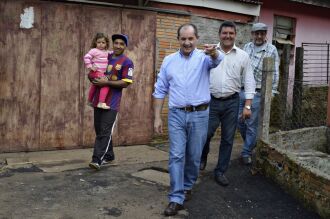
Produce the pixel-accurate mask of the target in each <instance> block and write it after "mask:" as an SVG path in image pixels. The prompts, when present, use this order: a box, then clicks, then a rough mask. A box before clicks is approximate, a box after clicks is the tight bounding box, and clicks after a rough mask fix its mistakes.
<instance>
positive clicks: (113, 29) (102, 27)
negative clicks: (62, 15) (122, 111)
mask: <svg viewBox="0 0 330 219" xmlns="http://www.w3.org/2000/svg"><path fill="white" fill-rule="evenodd" d="M82 14H84V17H83V19H82V24H81V25H82V31H81V34H82V36H81V40H80V43H81V46H82V53H81V57H80V58H79V61H80V63H81V64H80V67H81V68H80V83H81V84H82V86H81V89H80V93H81V94H82V95H81V97H80V101H81V107H80V112H81V114H80V115H81V121H82V126H81V127H82V128H81V135H80V136H81V139H80V145H82V146H83V147H88V146H93V144H94V141H95V132H94V123H93V120H94V117H93V109H92V108H91V107H89V106H87V97H88V91H89V87H90V82H89V80H88V79H87V74H88V71H87V70H86V68H85V67H84V62H83V56H84V54H86V53H87V52H88V51H89V50H90V45H91V42H92V39H93V37H94V35H95V34H96V33H97V32H102V33H105V34H107V35H108V36H109V38H110V49H111V48H112V42H111V35H112V34H114V33H119V32H120V31H121V9H118V8H110V7H100V6H98V7H96V6H95V7H94V6H86V5H85V6H83V10H82Z"/></svg>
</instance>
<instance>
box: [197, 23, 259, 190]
mask: <svg viewBox="0 0 330 219" xmlns="http://www.w3.org/2000/svg"><path fill="white" fill-rule="evenodd" d="M219 38H220V43H219V44H218V46H217V48H218V50H219V51H221V52H222V53H224V55H225V58H224V60H223V61H222V62H221V63H220V64H219V65H218V66H217V67H216V68H213V69H211V72H210V92H211V102H210V114H209V125H208V134H207V141H206V143H205V145H204V149H203V153H202V156H201V164H200V169H201V170H204V169H205V167H206V163H207V155H208V153H209V147H210V140H211V138H212V137H213V135H214V133H215V131H216V129H217V128H218V126H219V124H221V141H220V149H219V157H218V164H217V166H216V168H215V169H214V177H215V181H216V182H217V183H218V184H220V185H222V186H227V185H228V184H229V182H228V180H227V178H226V177H225V175H224V174H225V172H226V171H227V169H228V166H229V161H230V156H231V151H232V147H233V142H234V137H235V131H236V127H237V116H238V112H239V92H240V90H241V84H242V80H244V85H245V97H246V101H245V108H244V110H243V112H242V115H241V116H242V118H244V119H247V118H249V117H250V116H251V102H252V99H253V96H254V93H255V81H254V76H253V70H252V66H251V63H250V59H249V55H248V54H247V53H246V52H244V51H243V50H241V49H239V48H238V47H236V46H235V38H236V25H235V24H234V23H233V22H231V21H225V22H223V23H222V24H221V26H220V28H219Z"/></svg>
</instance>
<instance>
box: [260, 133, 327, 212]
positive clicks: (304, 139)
mask: <svg viewBox="0 0 330 219" xmlns="http://www.w3.org/2000/svg"><path fill="white" fill-rule="evenodd" d="M329 129H330V128H326V127H321V128H319V129H316V128H314V129H303V130H294V131H291V132H284V133H276V134H273V135H271V136H270V142H272V143H266V142H263V141H259V142H258V144H257V148H256V154H257V155H256V166H255V168H256V169H257V170H260V172H261V173H263V174H264V175H266V176H267V177H270V178H271V179H273V180H274V181H275V182H277V183H278V184H279V185H281V186H282V187H283V188H284V189H285V190H286V191H288V192H289V193H290V194H292V195H293V196H294V197H295V198H297V199H298V200H300V201H301V202H303V204H304V205H305V206H306V207H307V208H310V209H312V210H314V211H316V212H318V213H319V214H320V215H321V216H322V217H323V218H330V162H329V161H330V155H328V154H326V153H322V152H320V151H317V150H313V147H315V146H314V145H313V144H314V143H315V142H318V140H319V139H322V140H321V141H322V142H323V141H324V139H327V137H326V136H328V140H327V141H326V143H325V145H326V148H329V138H330V136H329V135H330V131H329ZM322 134H323V136H324V137H323V136H322ZM312 138H313V139H312ZM308 142H309V143H308ZM317 144H318V143H317ZM308 145H309V146H310V148H308ZM316 148H318V147H316Z"/></svg>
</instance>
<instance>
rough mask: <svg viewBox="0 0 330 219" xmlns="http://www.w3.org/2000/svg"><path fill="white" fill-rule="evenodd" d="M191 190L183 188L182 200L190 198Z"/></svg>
mask: <svg viewBox="0 0 330 219" xmlns="http://www.w3.org/2000/svg"><path fill="white" fill-rule="evenodd" d="M191 196H192V195H191V190H184V201H185V202H187V201H189V200H190V199H191Z"/></svg>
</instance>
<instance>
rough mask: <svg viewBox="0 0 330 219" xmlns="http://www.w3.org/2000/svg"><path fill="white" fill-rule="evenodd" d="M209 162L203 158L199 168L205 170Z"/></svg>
mask: <svg viewBox="0 0 330 219" xmlns="http://www.w3.org/2000/svg"><path fill="white" fill-rule="evenodd" d="M206 164H207V160H206V159H205V160H201V163H200V165H199V170H205V168H206Z"/></svg>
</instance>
